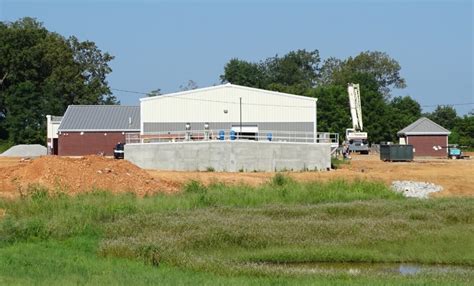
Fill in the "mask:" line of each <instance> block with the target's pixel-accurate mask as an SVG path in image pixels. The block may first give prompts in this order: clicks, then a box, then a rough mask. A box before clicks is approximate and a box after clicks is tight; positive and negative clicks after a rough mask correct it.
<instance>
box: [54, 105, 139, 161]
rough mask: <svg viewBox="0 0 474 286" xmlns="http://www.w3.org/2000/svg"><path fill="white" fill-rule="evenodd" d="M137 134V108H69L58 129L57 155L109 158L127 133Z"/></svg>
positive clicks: (73, 106)
mask: <svg viewBox="0 0 474 286" xmlns="http://www.w3.org/2000/svg"><path fill="white" fill-rule="evenodd" d="M139 132H140V107H139V106H122V105H70V106H69V107H68V108H67V110H66V112H65V113H64V116H63V118H62V121H61V124H60V125H59V128H58V149H57V150H58V153H57V154H58V155H60V156H83V155H92V154H103V155H106V156H112V155H113V150H114V148H115V145H116V144H117V143H119V142H122V143H124V142H125V137H126V136H127V134H128V133H139Z"/></svg>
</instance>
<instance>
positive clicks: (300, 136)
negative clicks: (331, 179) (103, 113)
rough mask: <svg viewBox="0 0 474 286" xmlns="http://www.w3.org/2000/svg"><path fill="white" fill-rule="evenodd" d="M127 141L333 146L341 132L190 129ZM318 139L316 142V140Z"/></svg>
mask: <svg viewBox="0 0 474 286" xmlns="http://www.w3.org/2000/svg"><path fill="white" fill-rule="evenodd" d="M125 139H126V143H127V144H134V143H142V144H143V143H169V142H186V141H216V140H220V141H224V140H230V141H234V140H252V141H268V142H297V143H330V144H331V146H332V147H338V146H339V134H337V133H328V132H318V133H317V136H316V138H314V133H313V132H300V131H294V132H293V131H292V132H289V131H266V130H264V131H262V130H259V132H258V133H238V132H234V131H233V130H189V131H168V132H155V133H150V134H143V135H141V134H138V133H129V134H126V137H125ZM315 141H316V142H315Z"/></svg>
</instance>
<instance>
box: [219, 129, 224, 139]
mask: <svg viewBox="0 0 474 286" xmlns="http://www.w3.org/2000/svg"><path fill="white" fill-rule="evenodd" d="M224 139H225V131H224V130H221V131H219V140H224Z"/></svg>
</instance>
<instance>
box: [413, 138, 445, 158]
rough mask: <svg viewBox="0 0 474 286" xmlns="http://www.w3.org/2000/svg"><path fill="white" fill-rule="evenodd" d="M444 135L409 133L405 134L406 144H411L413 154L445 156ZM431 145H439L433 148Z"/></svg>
mask: <svg viewBox="0 0 474 286" xmlns="http://www.w3.org/2000/svg"><path fill="white" fill-rule="evenodd" d="M447 137H448V136H446V135H411V136H407V142H406V143H407V144H411V145H413V148H414V153H413V154H414V155H415V156H418V157H419V156H430V157H446V156H447V149H446V147H447V140H448V138H447ZM433 146H436V147H438V146H441V147H442V148H441V149H438V150H435V149H433Z"/></svg>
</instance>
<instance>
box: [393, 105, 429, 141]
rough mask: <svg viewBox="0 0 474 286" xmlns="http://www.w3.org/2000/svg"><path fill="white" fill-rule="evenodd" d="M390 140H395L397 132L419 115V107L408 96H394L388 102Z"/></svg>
mask: <svg viewBox="0 0 474 286" xmlns="http://www.w3.org/2000/svg"><path fill="white" fill-rule="evenodd" d="M388 108H389V114H390V118H389V119H388V121H389V123H390V124H389V126H390V134H391V135H392V136H391V139H390V141H394V142H396V141H397V139H398V137H397V132H398V131H400V130H401V129H402V128H404V127H405V126H408V125H409V124H410V123H412V122H414V121H415V120H417V119H418V118H420V117H421V107H420V104H419V103H418V102H416V101H415V100H414V99H413V98H411V97H409V96H403V97H402V96H397V97H394V98H393V99H392V100H391V101H390V103H389V106H388Z"/></svg>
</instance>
